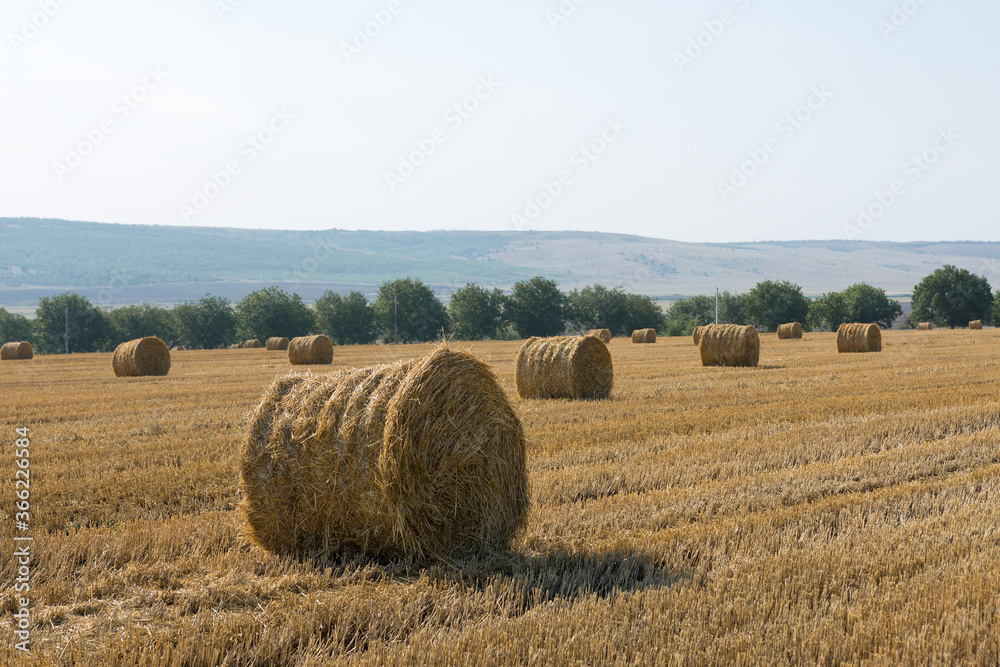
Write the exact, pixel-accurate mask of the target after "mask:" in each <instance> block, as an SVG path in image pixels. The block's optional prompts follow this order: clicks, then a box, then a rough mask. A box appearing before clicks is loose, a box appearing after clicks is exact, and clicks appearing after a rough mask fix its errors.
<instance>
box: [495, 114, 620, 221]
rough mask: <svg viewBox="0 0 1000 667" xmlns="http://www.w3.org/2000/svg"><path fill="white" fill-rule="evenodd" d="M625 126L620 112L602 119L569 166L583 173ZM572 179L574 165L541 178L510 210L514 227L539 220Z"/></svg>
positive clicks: (574, 180) (578, 172)
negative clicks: (521, 204) (532, 191)
mask: <svg viewBox="0 0 1000 667" xmlns="http://www.w3.org/2000/svg"><path fill="white" fill-rule="evenodd" d="M628 127H629V126H628V123H627V122H625V121H623V120H622V119H621V117H619V116H615V117H614V118H607V119H605V121H604V127H603V128H602V129H601V131H600V132H599V133H598V134H597V136H595V137H594V138H593V139H591V140H589V141H587V142H586V143H583V144H580V146H579V148H577V150H576V151H574V152H573V154H572V155H571V156H570V160H569V162H570V166H572V167H576V170H575V173H576V174H582V173H584V172H585V171H587V170H588V169H589V168H590V166H591V165H592V164H593V163H594V162H596V161H597V160H598V159H599V158H600V157H601V156H602V155H604V154H605V153H606V152H607V151H608V148H610V147H611V145H612V144H613V143H615V142H616V141H618V140H619V139H620V138H621V136H622V134H623V133H624V131H625V130H627V129H628ZM574 182H576V175H575V174H574V170H573V169H562V170H560V171H559V172H558V173H557V174H556V176H555V178H554V179H552V180H551V181H549V180H543V181H542V183H541V188H540V189H539V190H538V192H537V193H536V194H535V195H533V196H530V197H528V198H527V199H525V200H524V209H523V210H522V211H520V212H517V213H512V214H511V216H510V220H511V223H512V224H513V225H514V228H515V229H517V230H518V231H520V230H522V229H524V228H525V227H527V226H528V225H530V224H531V223H533V222H535V221H536V220H538V218H539V217H541V215H542V213H544V212H545V211H546V210H548V209H549V207H551V206H552V205H553V204H554V203H555V201H556V200H557V199H559V197H561V196H562V195H563V193H565V192H566V189H567V188H569V187H570V186H571V185H573V183H574Z"/></svg>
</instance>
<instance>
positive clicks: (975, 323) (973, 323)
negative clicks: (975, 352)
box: [969, 320, 983, 329]
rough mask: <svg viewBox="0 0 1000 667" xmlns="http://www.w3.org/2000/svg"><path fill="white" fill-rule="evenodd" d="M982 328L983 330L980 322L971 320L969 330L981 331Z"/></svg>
mask: <svg viewBox="0 0 1000 667" xmlns="http://www.w3.org/2000/svg"><path fill="white" fill-rule="evenodd" d="M982 328H983V321H982V320H972V321H971V322H969V329H982Z"/></svg>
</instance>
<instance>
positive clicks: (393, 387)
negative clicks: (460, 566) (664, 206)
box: [240, 346, 528, 559]
mask: <svg viewBox="0 0 1000 667" xmlns="http://www.w3.org/2000/svg"><path fill="white" fill-rule="evenodd" d="M240 483H241V490H242V495H243V501H242V502H241V510H242V513H243V516H244V517H245V519H246V521H247V524H248V528H249V535H250V537H251V539H252V540H253V541H254V542H255V543H256V544H258V545H259V546H260V547H262V548H264V549H266V550H269V551H273V552H277V553H288V554H310V553H312V554H315V553H316V552H320V551H325V552H331V551H342V550H361V551H363V552H364V553H366V554H368V555H371V556H375V557H404V558H417V559H423V558H428V557H432V558H441V559H449V558H454V557H460V556H463V555H471V554H475V553H482V552H493V551H499V550H503V549H506V548H508V547H509V545H510V542H511V540H512V539H513V538H514V536H515V535H516V534H517V533H518V531H519V530H521V528H522V527H523V525H524V522H525V518H526V516H527V511H528V475H527V465H526V445H525V438H524V430H523V428H522V426H521V422H520V420H519V419H518V417H517V414H516V413H515V412H514V410H513V408H512V407H511V405H510V402H509V401H508V399H507V396H506V394H504V391H503V389H502V388H501V386H500V384H499V382H498V381H497V379H496V376H495V375H494V374H493V371H492V370H491V369H490V368H489V366H487V365H486V364H484V363H483V362H481V361H479V360H478V359H476V358H475V357H473V356H472V355H471V354H468V353H467V352H461V351H454V350H451V349H448V348H447V347H444V346H442V347H439V348H438V349H437V350H436V351H434V352H433V353H432V354H430V355H429V356H427V357H425V358H423V359H415V360H412V361H406V362H398V363H395V364H391V365H383V366H375V367H372V368H363V369H355V370H343V371H339V372H336V373H332V374H330V375H320V376H315V375H304V376H303V375H298V376H289V377H285V378H282V379H279V380H277V381H276V382H274V383H273V384H272V385H271V386H270V387H269V388H268V390H267V392H266V393H265V394H264V396H263V399H262V400H261V403H260V405H258V406H257V408H256V410H255V412H254V413H253V415H252V418H251V423H250V427H249V432H248V434H247V437H246V439H245V444H244V450H243V455H242V460H241V463H240Z"/></svg>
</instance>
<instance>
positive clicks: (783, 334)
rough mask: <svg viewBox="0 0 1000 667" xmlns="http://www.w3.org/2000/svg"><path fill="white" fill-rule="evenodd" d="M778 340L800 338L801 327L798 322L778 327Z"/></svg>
mask: <svg viewBox="0 0 1000 667" xmlns="http://www.w3.org/2000/svg"><path fill="white" fill-rule="evenodd" d="M778 338H779V339H781V340H790V339H800V338H802V325H801V324H799V323H798V322H789V323H788V324H779V325H778Z"/></svg>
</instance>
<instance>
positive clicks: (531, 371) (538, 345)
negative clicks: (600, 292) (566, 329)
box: [516, 336, 614, 398]
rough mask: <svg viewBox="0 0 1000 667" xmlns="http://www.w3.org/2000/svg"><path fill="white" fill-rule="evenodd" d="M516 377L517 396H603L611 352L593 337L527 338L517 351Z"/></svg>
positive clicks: (610, 375) (611, 377) (610, 371)
mask: <svg viewBox="0 0 1000 667" xmlns="http://www.w3.org/2000/svg"><path fill="white" fill-rule="evenodd" d="M516 380H517V393H518V395H519V396H520V397H521V398H607V397H608V395H609V394H610V393H611V387H612V385H613V384H614V370H613V369H612V366H611V353H610V352H609V351H608V346H607V345H605V344H604V341H602V340H601V339H600V338H597V337H596V336H556V337H554V338H529V339H528V340H527V341H525V343H524V345H522V346H521V349H520V351H519V352H518V353H517V361H516Z"/></svg>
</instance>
